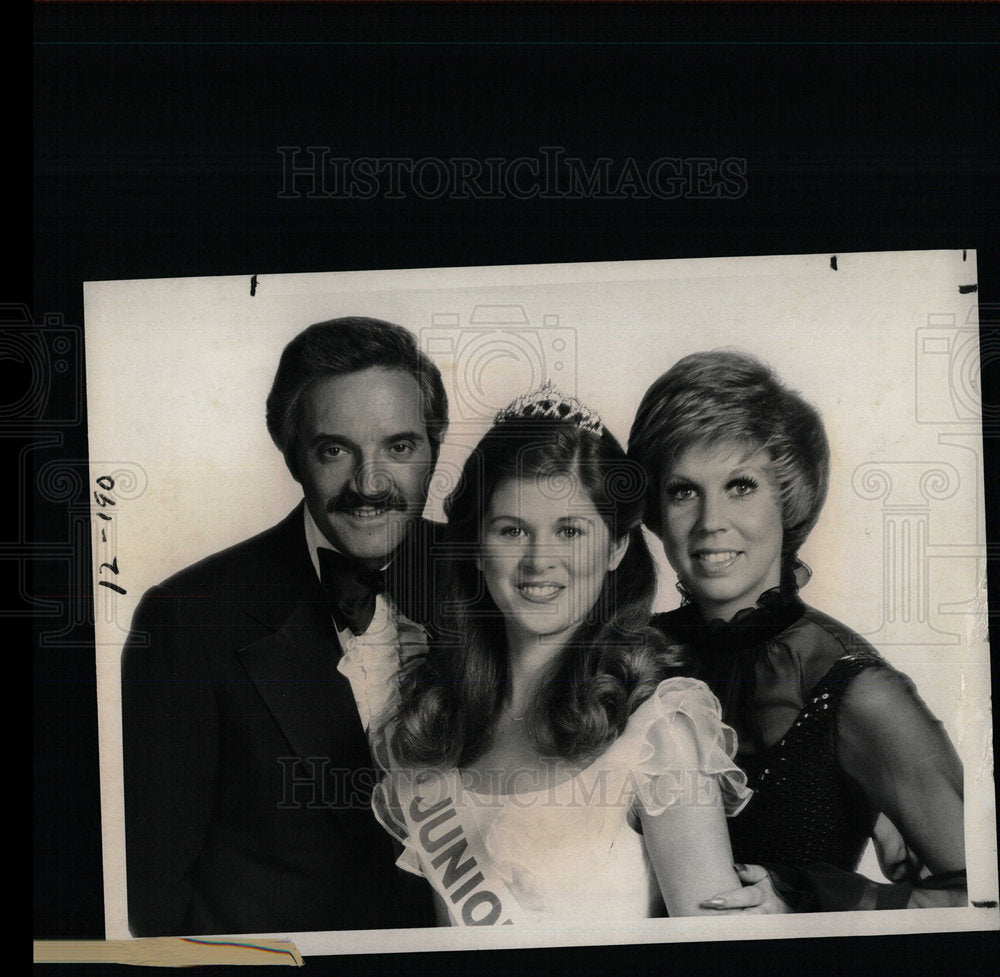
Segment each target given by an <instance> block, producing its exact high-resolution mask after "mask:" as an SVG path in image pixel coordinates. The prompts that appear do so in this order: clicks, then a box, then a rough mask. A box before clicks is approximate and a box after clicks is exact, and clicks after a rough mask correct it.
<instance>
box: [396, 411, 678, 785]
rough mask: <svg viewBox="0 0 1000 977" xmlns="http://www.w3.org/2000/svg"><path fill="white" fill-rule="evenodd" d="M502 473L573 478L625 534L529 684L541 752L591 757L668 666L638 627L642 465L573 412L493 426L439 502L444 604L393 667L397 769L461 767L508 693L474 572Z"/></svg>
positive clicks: (657, 638)
mask: <svg viewBox="0 0 1000 977" xmlns="http://www.w3.org/2000/svg"><path fill="white" fill-rule="evenodd" d="M508 479H522V480H523V479H537V480H538V483H539V484H540V485H542V486H543V487H544V488H545V490H546V491H551V492H560V491H566V490H567V489H568V490H569V491H570V492H571V491H572V490H573V489H575V488H576V487H578V486H579V487H580V488H581V489H582V490H585V491H586V493H587V494H588V496H589V497H590V499H591V501H592V502H593V504H594V507H595V508H596V510H597V511H598V513H599V514H600V515H601V518H602V519H603V520H604V521H605V523H606V524H607V526H608V529H609V530H610V533H611V537H612V539H613V540H615V541H619V540H621V539H622V538H623V537H624V536H628V537H629V546H628V550H627V552H626V554H625V556H624V558H623V559H622V561H621V563H620V564H619V566H618V568H617V569H616V570H614V571H612V572H610V573H609V574H608V575H607V578H606V580H605V582H604V586H603V588H602V591H601V593H600V595H599V597H598V599H597V602H596V603H595V605H594V607H593V608H592V609H591V611H590V613H589V614H588V615H587V617H586V619H585V620H584V621H583V622H581V624H580V625H579V626H578V627H577V628H576V630H575V632H574V633H573V634H572V635H571V637H570V639H569V640H568V641H567V643H566V645H565V647H564V648H563V649H562V650H561V651H560V652H559V654H558V655H557V656H556V658H555V659H554V661H553V662H552V663H551V665H550V667H549V672H548V674H547V675H546V676H545V677H544V678H543V680H542V681H541V682H540V683H539V687H538V689H537V691H536V694H535V697H534V700H533V702H532V704H531V708H530V710H529V712H528V715H527V722H528V729H529V733H530V736H531V738H532V742H533V744H534V745H535V748H536V749H537V750H538V751H539V753H540V754H542V755H543V756H549V757H562V758H565V759H570V760H573V761H580V760H585V759H587V758H589V757H593V756H596V755H598V754H599V753H600V752H601V751H602V750H603V749H605V748H606V747H607V746H608V745H609V744H610V743H611V742H613V741H614V740H615V739H616V738H617V737H618V736H619V735H620V734H621V733H622V731H623V730H624V728H625V724H626V722H627V721H628V717H629V716H630V715H631V714H632V713H633V712H634V711H635V709H636V708H637V707H638V706H639V705H640V704H641V703H642V702H644V701H645V700H646V699H647V698H649V696H650V695H651V694H652V692H653V691H654V689H655V688H656V686H657V684H658V683H659V682H660V681H661V680H662V679H664V678H666V677H668V676H669V675H671V674H675V673H676V672H677V671H678V666H679V664H680V663H679V661H678V659H677V656H676V654H675V652H674V651H673V650H672V649H670V648H668V647H667V645H666V643H665V642H664V639H663V638H662V636H661V635H660V634H659V632H657V631H655V630H653V629H651V628H649V627H648V623H649V619H650V612H651V607H652V601H653V597H654V594H655V591H656V570H655V566H654V564H653V560H652V557H651V556H650V552H649V548H648V547H647V545H646V541H645V539H644V537H643V533H642V528H641V522H642V515H643V500H644V497H645V495H646V484H645V475H644V473H643V471H642V468H641V467H640V466H639V465H638V464H636V463H635V462H632V461H630V460H629V459H627V458H626V456H625V452H624V451H623V450H622V447H621V445H620V444H619V443H618V441H617V440H616V439H615V438H614V436H613V435H611V434H610V432H608V431H607V430H603V431H602V432H601V433H597V432H595V431H593V430H590V429H588V428H586V427H583V426H581V425H580V424H578V423H575V422H574V420H573V419H572V418H569V419H553V418H547V419H527V418H515V419H514V420H507V421H504V422H502V423H499V424H496V425H494V426H493V427H492V428H491V429H490V430H489V431H488V432H487V434H486V435H485V436H484V437H483V439H482V441H481V442H480V443H479V445H478V446H477V447H476V449H475V450H474V451H473V452H472V454H471V456H470V457H469V459H468V461H467V462H466V464H465V466H464V468H463V470H462V474H461V478H460V480H459V483H458V485H457V487H456V488H455V490H454V491H453V492H452V494H451V495H450V496H449V498H448V500H447V502H446V504H445V511H446V513H447V515H448V533H447V540H448V547H447V553H446V555H445V558H444V560H443V561H442V562H441V564H440V566H441V571H442V573H441V580H440V581H439V583H438V586H439V591H438V592H439V594H441V595H442V596H443V598H444V599H443V600H442V601H440V602H439V604H438V609H439V612H440V616H439V618H438V620H437V622H436V623H437V627H436V637H435V639H434V640H433V641H432V642H431V644H430V647H429V650H428V653H427V655H426V657H424V658H422V659H419V660H418V661H417V662H416V663H415V665H414V666H413V667H412V668H410V669H409V670H408V672H407V674H405V675H404V677H403V681H402V701H401V706H400V709H399V710H398V712H397V714H396V716H395V717H394V718H393V720H392V721H391V723H390V727H389V730H388V731H389V735H390V742H391V747H392V751H393V753H394V755H395V757H396V759H397V760H399V761H402V762H403V763H407V764H415V765H428V766H446V765H458V766H461V765H464V764H468V763H471V762H472V761H473V760H475V759H476V758H477V757H479V756H481V755H482V754H483V753H484V752H485V751H486V750H487V748H488V747H489V745H490V743H491V741H492V738H493V734H494V730H495V728H496V725H497V720H498V718H499V714H500V712H501V710H502V708H503V706H504V704H505V703H506V701H507V700H508V698H509V694H510V672H509V666H508V659H507V647H506V632H505V628H504V621H503V615H502V614H501V613H500V611H499V610H498V608H497V606H496V604H495V603H494V602H493V599H492V598H491V597H490V595H489V593H488V592H487V590H486V588H485V586H484V583H483V578H482V575H481V574H480V572H479V570H478V569H477V566H476V557H477V555H478V554H479V552H480V549H481V545H482V522H483V519H484V517H485V513H486V510H487V508H488V505H489V502H490V500H491V499H492V497H493V493H494V492H495V491H496V489H497V487H498V486H499V485H500V484H501V483H502V482H505V481H507V480H508Z"/></svg>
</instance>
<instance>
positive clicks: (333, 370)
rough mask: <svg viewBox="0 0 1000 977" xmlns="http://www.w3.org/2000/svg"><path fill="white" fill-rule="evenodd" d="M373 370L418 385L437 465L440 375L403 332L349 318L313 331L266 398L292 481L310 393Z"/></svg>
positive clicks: (292, 348)
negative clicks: (399, 374)
mask: <svg viewBox="0 0 1000 977" xmlns="http://www.w3.org/2000/svg"><path fill="white" fill-rule="evenodd" d="M373 367H377V368H379V369H383V370H400V371H403V372H405V373H409V374H410V375H411V376H412V377H413V379H414V380H416V381H417V385H418V386H419V387H420V395H421V401H422V411H423V418H424V424H425V426H426V428H427V440H428V441H429V442H430V446H431V452H432V454H433V457H434V460H435V461H436V460H437V456H438V451H439V450H440V448H441V442H442V440H444V435H445V431H446V430H447V428H448V396H447V394H446V393H445V390H444V384H443V383H442V381H441V371H440V370H439V369H438V368H437V367H436V366H435V365H434V363H433V361H432V360H431V359H430V357H429V356H427V354H426V353H424V352H423V351H422V350H421V349H420V347H419V346H417V342H416V339H415V337H414V336H413V334H412V333H411V332H409V331H408V330H406V329H404V328H403V327H402V326H397V325H395V324H394V323H391V322H384V321H383V320H381V319H369V318H366V317H364V316H346V317H344V318H342V319H329V320H327V321H326V322H317V323H314V324H313V325H311V326H308V327H307V328H306V329H304V330H303V331H302V332H300V333H299V334H298V335H297V336H296V337H295V338H294V339H293V340H292V341H291V342H290V343H289V344H288V345H287V346H286V347H285V349H284V352H283V353H282V354H281V361H280V362H279V363H278V370H277V372H276V373H275V375H274V383H273V384H272V385H271V392H270V394H268V397H267V430H268V432H269V433H270V435H271V440H272V441H274V443H275V444H276V445H277V446H278V448H279V449H280V450H281V453H282V454H283V455H284V456H285V462H286V464H287V465H288V467H289V470H290V471H291V472H292V474H293V475H295V474H296V471H297V468H296V463H295V449H296V446H297V444H298V437H299V424H300V421H301V417H302V402H303V400H304V398H305V395H306V393H307V392H308V391H309V389H310V388H311V387H312V385H313V384H314V383H317V382H319V381H321V380H325V379H327V378H328V377H335V376H343V375H345V374H348V373H357V372H358V371H359V370H368V369H371V368H373ZM296 477H297V476H296Z"/></svg>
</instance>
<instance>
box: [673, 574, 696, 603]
mask: <svg viewBox="0 0 1000 977" xmlns="http://www.w3.org/2000/svg"><path fill="white" fill-rule="evenodd" d="M674 586H675V587H676V588H677V593H679V594H680V595H681V598H682V600H681V606H682V607H683V606H684V605H685V604H693V603H694V594H693V593H692V591H691V589H690V588H689V587H688V585H687V584H686V583H684V581H683V580H681V578H680V577H678V578H677V583H676V584H674Z"/></svg>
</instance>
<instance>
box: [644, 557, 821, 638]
mask: <svg viewBox="0 0 1000 977" xmlns="http://www.w3.org/2000/svg"><path fill="white" fill-rule="evenodd" d="M811 576H812V571H811V570H810V569H809V567H807V566H806V565H805V564H804V563H801V562H800V563H797V564H796V565H795V566H794V567H793V568H792V569H791V571H790V572H787V573H785V574H783V579H782V582H781V584H780V586H778V587H772V588H771V589H770V590H766V591H765V592H764V593H763V594H761V595H760V597H759V598H758V599H757V603H756V605H755V606H753V607H745V608H743V609H742V610H740V611H737V612H736V614H735V615H733V617H732V618H731V619H730V620H729V621H723V620H722V619H721V618H714V619H712V620H711V621H705V619H704V618H703V617H702V616H701V613H700V612H699V610H698V607H697V605H696V604H695V603H694V601H693V599H692V595H691V593H690V592H689V591H688V590H687V588H686V587H684V585H683V584H678V585H677V589H678V590H679V591H680V592H681V595H682V596H683V597H684V603H683V604H682V605H681V607H680V608H679V609H678V610H677V611H675V612H674V613H673V614H672V615H667V616H668V617H674V621H673V622H671V624H673V625H674V627H677V629H678V631H679V632H681V633H679V634H678V635H677V636H678V637H680V638H681V639H682V640H685V641H689V642H691V643H692V644H694V645H695V646H696V647H697V648H699V649H700V650H702V651H708V650H712V651H716V650H717V651H724V652H728V653H730V654H732V653H733V652H739V651H745V650H747V649H759V648H760V647H761V646H762V645H764V644H766V643H767V642H768V641H770V640H771V639H773V638H776V637H777V636H778V635H779V634H781V632H782V631H784V630H785V629H786V628H788V627H790V626H791V625H792V624H794V623H795V622H796V621H797V620H798V619H799V618H800V617H802V615H803V614H804V613H805V610H806V605H805V604H804V603H803V602H802V600H801V598H800V597H799V588H800V587H804V586H805V585H806V584H807V583H808V582H809V578H810V577H811ZM664 623H666V622H664Z"/></svg>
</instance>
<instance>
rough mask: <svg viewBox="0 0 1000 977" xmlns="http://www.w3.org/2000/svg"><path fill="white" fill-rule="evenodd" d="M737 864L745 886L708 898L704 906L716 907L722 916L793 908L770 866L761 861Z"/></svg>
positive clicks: (790, 909)
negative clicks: (776, 886) (778, 889)
mask: <svg viewBox="0 0 1000 977" xmlns="http://www.w3.org/2000/svg"><path fill="white" fill-rule="evenodd" d="M735 868H736V874H737V875H738V876H739V877H740V881H741V882H742V883H743V886H742V888H739V889H730V890H729V891H728V892H722V893H720V894H719V895H717V896H713V897H712V898H711V899H706V900H705V901H704V902H703V903H701V906H702V908H703V909H712V910H714V911H715V912H717V913H718V914H719V915H720V916H727V915H732V914H734V913H757V914H762V913H790V912H793V910H792V907H791V906H789V905H788V903H787V902H785V901H784V899H782V898H781V896H779V895H778V894H777V892H775V891H774V886H773V885H772V884H771V877H770V875H768V874H767V870H766V869H764V868H763V867H761V866H760V865H737V866H735Z"/></svg>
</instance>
